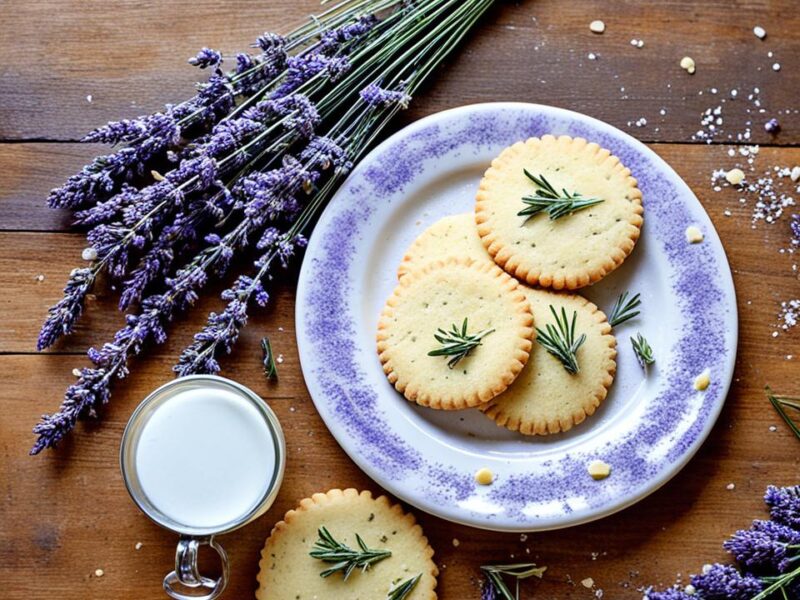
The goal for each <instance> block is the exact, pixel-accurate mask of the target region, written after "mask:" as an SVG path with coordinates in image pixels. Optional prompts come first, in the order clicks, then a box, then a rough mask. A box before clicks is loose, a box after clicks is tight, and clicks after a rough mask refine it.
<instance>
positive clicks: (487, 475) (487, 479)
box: [475, 467, 494, 485]
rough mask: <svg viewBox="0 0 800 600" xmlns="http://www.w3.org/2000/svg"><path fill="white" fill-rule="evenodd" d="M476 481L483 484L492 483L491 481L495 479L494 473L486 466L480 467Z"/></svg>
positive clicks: (476, 474)
mask: <svg viewBox="0 0 800 600" xmlns="http://www.w3.org/2000/svg"><path fill="white" fill-rule="evenodd" d="M475 481H477V482H478V483H479V484H481V485H491V483H492V482H493V481H494V473H492V472H491V471H490V470H489V469H487V468H485V467H484V468H483V469H479V470H478V472H477V473H475Z"/></svg>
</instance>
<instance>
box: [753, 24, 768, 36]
mask: <svg viewBox="0 0 800 600" xmlns="http://www.w3.org/2000/svg"><path fill="white" fill-rule="evenodd" d="M753 34H754V35H755V36H756V37H757V38H758V39H760V40H763V39H764V38H765V37H767V30H766V29H764V28H763V27H760V26H759V25H756V26H755V27H753Z"/></svg>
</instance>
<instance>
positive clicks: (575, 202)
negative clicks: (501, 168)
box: [517, 169, 603, 224]
mask: <svg viewBox="0 0 800 600" xmlns="http://www.w3.org/2000/svg"><path fill="white" fill-rule="evenodd" d="M523 171H524V172H525V176H526V177H527V178H528V179H530V180H531V181H532V182H533V183H534V184H535V185H536V191H535V192H534V193H533V194H531V195H530V196H523V198H522V202H523V203H524V204H525V208H523V209H522V210H521V211H519V212H518V213H517V215H518V216H520V217H526V218H525V220H524V221H523V222H522V223H523V224H525V223H526V222H527V221H528V219H530V218H531V217H532V216H534V215H538V214H539V213H540V212H546V213H547V214H548V215H549V216H550V220H551V221H555V220H556V219H560V218H561V217H564V216H566V215H571V214H572V213H575V212H578V211H579V210H583V209H584V208H589V207H590V206H594V205H596V204H600V203H601V202H602V201H603V200H602V198H584V197H583V196H581V195H580V194H579V193H578V192H572V193H570V192H568V191H567V190H566V189H562V190H561V193H559V192H557V191H556V189H555V188H554V187H553V186H552V185H551V184H550V182H549V181H547V179H546V178H545V176H544V175H542V174H539V176H538V177H537V176H536V175H532V174H531V173H530V172H529V171H528V170H527V169H523Z"/></svg>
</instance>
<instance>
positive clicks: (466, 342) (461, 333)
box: [428, 317, 494, 369]
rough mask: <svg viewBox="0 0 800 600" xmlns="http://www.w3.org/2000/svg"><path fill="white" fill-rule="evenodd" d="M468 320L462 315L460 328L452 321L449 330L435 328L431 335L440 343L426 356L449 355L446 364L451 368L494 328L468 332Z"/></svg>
mask: <svg viewBox="0 0 800 600" xmlns="http://www.w3.org/2000/svg"><path fill="white" fill-rule="evenodd" d="M467 326H468V320H467V318H466V317H464V322H463V323H462V324H461V329H459V328H458V325H456V324H455V323H453V325H452V326H451V327H450V331H445V330H444V329H437V330H436V331H437V332H436V333H434V334H433V337H434V338H436V341H437V342H439V343H440V344H441V347H440V348H436V349H435V350H431V351H430V352H428V356H449V357H451V358H450V360H448V361H447V366H448V367H450V368H451V369H452V368H453V367H455V366H456V365H457V364H458V362H459V361H460V360H461V359H462V358H466V357H467V356H469V353H470V352H472V351H473V350H474V349H475V348H477V347H478V346H480V345H481V340H482V339H483V338H485V337H486V336H487V335H489V334H490V333H493V332H494V329H484V330H483V331H479V332H478V333H472V334H470V333H468V331H467Z"/></svg>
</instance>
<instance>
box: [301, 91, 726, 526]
mask: <svg viewBox="0 0 800 600" xmlns="http://www.w3.org/2000/svg"><path fill="white" fill-rule="evenodd" d="M546 133H552V134H555V135H559V134H567V135H572V136H581V137H585V138H587V139H589V140H591V141H594V142H597V143H599V144H600V145H601V146H603V147H604V148H608V149H610V150H611V151H612V152H613V153H614V154H615V155H617V156H619V157H620V158H621V159H622V161H623V163H624V164H625V165H626V166H628V167H629V168H630V169H631V170H632V172H633V175H634V176H635V177H636V178H637V179H638V180H639V186H640V188H641V190H642V192H643V194H644V207H645V214H644V230H643V233H642V238H641V239H640V241H639V242H638V244H637V246H636V248H635V250H634V252H633V254H632V255H631V257H630V258H629V259H628V260H627V261H626V262H625V263H624V264H623V265H622V266H621V267H620V268H619V269H618V270H617V271H615V272H614V273H613V274H611V275H610V276H608V277H607V278H605V279H604V280H602V281H601V282H599V283H598V284H596V285H594V286H592V287H591V288H588V289H584V290H583V292H582V293H585V295H586V296H588V297H589V299H591V300H592V301H594V302H595V303H597V304H598V305H599V306H600V307H601V308H603V309H605V310H606V311H608V310H610V308H611V305H612V304H613V301H614V299H615V298H616V297H617V295H618V294H619V293H620V292H622V291H625V290H630V291H631V292H640V293H641V294H642V300H643V305H642V314H641V315H640V317H638V318H637V319H635V320H633V321H629V322H628V323H626V324H624V325H621V326H619V327H617V328H616V330H615V334H616V336H617V339H618V350H619V352H618V359H617V376H616V380H615V381H614V385H613V387H612V389H611V392H610V394H609V396H608V398H607V399H606V400H605V402H603V404H602V405H601V407H600V408H599V409H598V411H597V413H595V415H594V416H592V417H590V418H588V419H587V420H586V421H585V422H584V423H582V424H581V425H579V426H577V427H575V428H573V429H572V430H571V431H569V432H568V433H565V434H560V435H552V436H546V437H527V436H523V435H520V434H516V433H512V432H509V431H507V430H505V429H502V428H500V427H497V426H496V425H495V424H494V423H493V422H492V421H490V420H489V419H487V418H486V417H485V416H484V415H482V414H481V413H480V412H479V411H477V410H467V411H458V412H444V411H435V410H431V409H426V408H421V407H418V406H415V405H412V404H411V403H409V402H407V401H406V400H405V399H404V398H403V397H402V396H401V395H400V394H398V393H397V392H396V391H395V390H394V388H393V387H392V386H391V385H390V384H389V383H388V382H387V380H386V378H385V376H384V374H383V371H382V369H381V365H380V363H379V361H378V357H377V354H376V350H375V333H376V326H377V321H378V315H379V314H380V311H381V308H382V307H383V304H384V301H385V300H386V298H387V297H388V296H389V295H390V293H391V291H392V290H393V288H394V286H395V285H396V284H397V281H396V272H397V265H398V264H399V262H400V259H401V258H402V256H403V254H404V251H405V249H406V247H407V246H408V245H409V244H410V243H411V242H412V241H413V240H414V238H415V237H416V236H417V235H418V234H419V233H420V232H421V231H422V230H423V229H424V228H425V227H427V226H428V225H430V224H431V223H433V222H435V221H436V220H437V219H439V218H440V217H443V216H445V215H449V214H455V213H460V212H466V211H470V210H472V209H473V202H474V196H475V191H476V189H477V184H478V181H479V180H480V178H481V175H482V174H483V172H484V170H485V169H486V168H487V166H488V165H489V163H490V161H491V159H492V158H494V157H495V156H496V155H497V154H499V153H500V151H501V150H502V149H503V148H504V147H506V146H508V145H510V144H512V143H514V142H516V141H518V140H522V139H525V138H528V137H531V136H541V135H544V134H546ZM689 225H696V226H698V227H699V228H700V229H701V230H702V231H703V233H704V235H705V240H704V242H703V243H701V244H688V243H687V242H686V238H685V233H684V232H685V230H686V228H687V226H689ZM296 319H297V343H298V346H299V350H300V360H301V363H302V367H303V374H304V375H305V379H306V384H307V385H308V389H309V392H310V393H311V397H312V398H313V400H314V403H315V405H316V407H317V410H318V411H319V413H320V415H321V416H322V418H323V419H324V421H325V423H326V424H327V426H328V428H329V429H330V431H331V433H332V434H333V435H334V437H335V438H336V439H337V440H338V442H339V444H341V446H342V448H344V450H345V451H346V452H347V454H349V455H350V457H351V458H352V459H353V460H354V461H355V462H356V463H357V464H358V465H359V466H360V467H361V468H362V469H363V470H364V471H366V472H367V473H368V474H369V476H370V477H372V478H373V479H374V480H375V481H377V482H378V483H379V484H380V485H381V486H383V487H384V488H386V489H387V490H388V491H390V492H391V493H393V494H394V495H396V496H398V497H399V498H401V499H402V500H404V501H406V502H408V503H410V504H412V505H414V506H416V507H418V508H420V509H422V510H425V511H427V512H429V513H432V514H435V515H437V516H439V517H442V518H444V519H448V520H451V521H456V522H459V523H464V524H468V525H473V526H475V527H481V528H486V529H494V530H504V531H534V530H544V529H554V528H559V527H567V526H570V525H576V524H578V523H584V522H586V521H590V520H593V519H597V518H600V517H602V516H605V515H608V514H611V513H613V512H615V511H618V510H620V509H622V508H624V507H626V506H629V505H631V504H633V503H634V502H636V501H638V500H640V499H641V498H643V497H644V496H646V495H647V494H649V493H651V492H653V491H654V490H655V489H657V488H658V487H659V486H661V485H662V484H664V483H665V482H666V481H667V480H669V479H670V478H671V477H672V476H673V475H675V474H676V473H677V472H678V471H679V470H680V469H681V468H682V467H683V466H684V465H685V464H686V462H687V461H688V460H689V459H690V458H691V457H692V455H693V454H694V453H695V451H696V450H697V449H698V447H699V446H700V444H701V443H702V442H703V440H704V439H705V438H706V436H707V435H708V433H709V431H710V430H711V427H712V426H713V424H714V422H715V420H716V419H717V416H718V414H719V412H720V409H721V408H722V405H723V402H724V400H725V396H726V394H727V391H728V387H729V384H730V380H731V377H732V371H733V365H734V359H735V355H736V340H737V318H736V300H735V295H734V289H733V282H732V279H731V274H730V268H729V267H728V263H727V260H726V258H725V253H724V251H723V249H722V245H721V243H720V240H719V237H718V236H717V233H716V231H715V230H714V228H713V226H712V224H711V221H710V220H709V218H708V215H707V214H706V213H705V211H704V210H703V207H702V206H701V205H700V203H699V202H698V200H697V198H696V197H695V196H694V194H693V193H692V191H691V190H690V189H689V187H688V186H687V185H686V184H685V183H684V182H683V181H682V180H681V179H680V178H679V177H678V175H677V174H676V173H675V171H673V170H672V169H671V168H670V167H669V165H667V164H666V163H665V162H664V161H663V160H661V159H660V158H659V157H658V156H657V155H656V154H655V153H654V152H652V151H651V150H650V149H648V148H647V147H646V146H644V145H643V144H641V143H640V142H638V141H637V140H635V139H634V138H632V137H631V136H629V135H627V134H625V133H623V132H621V131H619V130H617V129H615V128H613V127H611V126H610V125H607V124H605V123H602V122H600V121H597V120H595V119H592V118H589V117H586V116H584V115H580V114H577V113H574V112H570V111H567V110H562V109H558V108H552V107H548V106H540V105H534V104H515V103H502V104H481V105H475V106H465V107H461V108H456V109H453V110H449V111H445V112H442V113H439V114H435V115H432V116H430V117H428V118H425V119H422V120H420V121H418V122H416V123H414V124H412V125H410V126H409V127H407V128H405V129H404V130H402V131H400V132H399V133H397V134H395V135H394V136H392V137H391V138H390V139H388V140H387V141H385V142H384V143H383V144H381V145H380V146H379V147H378V148H376V149H375V150H374V151H372V152H371V153H370V154H369V155H368V156H367V157H366V158H365V159H364V160H363V161H362V162H361V164H360V165H359V166H358V168H357V169H355V171H354V172H353V173H352V175H351V176H350V177H349V178H348V180H347V181H346V183H345V184H344V186H343V187H342V188H341V189H340V190H339V192H338V193H337V194H336V196H335V197H334V198H333V199H332V200H331V203H330V205H329V206H328V207H327V209H326V210H325V212H324V213H323V215H322V217H321V218H320V220H319V223H318V224H317V226H316V229H315V231H314V234H313V236H312V237H311V240H310V243H309V246H308V249H307V252H306V256H305V260H304V263H303V268H302V270H301V273H300V282H299V288H298V294H297V314H296ZM637 331H641V332H642V333H643V334H644V335H645V336H646V337H647V339H648V340H649V341H650V343H651V345H652V347H653V348H654V351H655V356H656V365H655V368H652V369H651V370H650V371H649V373H648V374H647V376H644V374H643V372H642V370H641V368H640V367H639V365H638V363H637V362H636V359H635V356H634V354H633V351H632V350H631V347H630V343H629V339H628V338H629V337H630V336H631V335H633V334H634V333H635V332H637ZM706 368H708V369H710V371H711V385H710V387H709V388H708V389H707V390H706V391H705V392H697V391H695V390H694V389H693V385H692V384H693V381H694V378H695V376H696V375H698V374H699V373H700V372H701V371H703V370H704V369H706ZM593 459H602V460H604V461H605V462H607V463H609V464H610V465H611V466H612V473H611V476H610V477H608V478H607V479H605V480H603V481H594V480H593V479H592V478H591V477H590V476H589V475H588V473H587V471H586V465H587V464H588V463H589V462H590V461H592V460H593ZM482 467H488V468H489V469H491V470H492V471H493V472H494V473H495V474H496V480H495V482H494V483H493V484H492V485H491V486H479V485H476V484H475V482H474V474H475V472H476V471H477V470H478V469H480V468H482ZM342 483H343V484H346V482H342Z"/></svg>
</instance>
